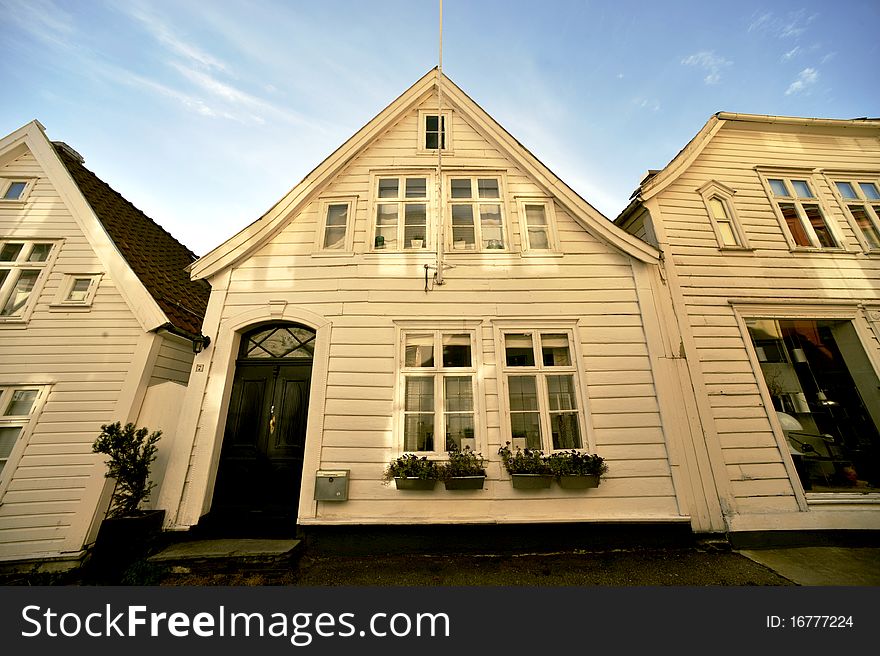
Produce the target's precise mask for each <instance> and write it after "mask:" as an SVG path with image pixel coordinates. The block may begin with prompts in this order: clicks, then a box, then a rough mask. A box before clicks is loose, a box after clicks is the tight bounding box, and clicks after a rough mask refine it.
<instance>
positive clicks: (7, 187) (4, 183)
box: [0, 178, 32, 203]
mask: <svg viewBox="0 0 880 656" xmlns="http://www.w3.org/2000/svg"><path fill="white" fill-rule="evenodd" d="M31 182H32V180H27V179H24V178H19V179H16V178H0V202H3V201H5V202H12V203H14V202H21V201H23V200H25V199H26V198H27V195H28V193H29V192H30V189H31Z"/></svg>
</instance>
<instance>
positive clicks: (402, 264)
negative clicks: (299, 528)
mask: <svg viewBox="0 0 880 656" xmlns="http://www.w3.org/2000/svg"><path fill="white" fill-rule="evenodd" d="M436 102H437V101H436V98H435V97H430V98H427V99H426V100H425V101H424V102H422V103H421V104H420V105H418V106H416V107H413V108H412V109H410V110H409V111H408V112H406V113H405V115H404V116H402V118H401V119H400V120H399V121H398V122H397V123H396V124H394V125H393V126H392V127H390V128H389V129H388V130H387V131H386V132H385V134H383V135H382V136H381V137H380V138H378V139H377V140H376V141H374V142H373V143H371V144H370V145H369V146H368V147H366V148H364V150H363V151H362V152H360V153H359V154H358V155H357V156H356V157H354V158H353V159H352V160H351V161H349V162H348V163H347V165H346V166H345V167H344V169H342V170H341V171H340V172H339V173H338V174H337V175H336V176H335V177H334V178H333V179H331V180H330V181H329V182H328V183H327V184H326V185H325V186H324V187H323V188H321V189H320V190H318V191H317V192H316V193H315V196H314V197H313V198H312V200H311V202H309V203H307V204H306V205H305V206H304V207H302V209H301V210H300V211H299V212H298V213H297V214H296V215H295V216H290V217H288V220H287V221H286V223H285V224H283V226H282V227H281V228H280V229H279V230H278V231H277V232H276V233H275V234H274V235H273V236H272V237H271V239H269V240H268V241H266V242H265V243H262V244H260V245H259V246H258V247H256V248H254V249H253V251H252V252H251V253H250V254H249V255H248V256H247V257H244V258H242V259H240V260H238V261H237V262H235V264H234V265H233V266H232V268H231V270H230V271H229V273H228V281H226V280H225V279H224V283H223V285H224V290H223V294H224V301H223V306H222V308H221V309H220V315H221V316H220V322H221V325H222V322H224V321H228V322H234V321H235V320H236V317H238V316H241V315H242V313H245V312H247V311H249V310H250V309H255V308H261V307H267V306H268V304H269V303H271V302H277V301H284V302H286V303H288V304H290V305H295V306H296V307H297V308H301V309H303V310H305V311H308V312H310V313H313V314H314V315H317V316H320V317H322V318H323V319H324V320H327V321H329V322H330V323H331V324H332V332H331V340H332V341H331V342H330V344H329V345H328V346H329V348H328V351H329V360H328V362H327V374H326V384H325V386H324V387H323V388H322V389H320V390H317V392H318V395H317V397H316V395H314V394H313V396H312V399H311V403H321V404H322V406H321V407H322V410H323V417H322V432H321V434H320V436H319V439H320V448H319V457H318V462H317V464H318V467H320V468H326V469H331V468H342V469H349V470H350V471H351V486H350V491H349V499H350V500H349V501H348V502H346V503H345V504H332V503H317V504H316V507H315V509H314V515H313V516H306V517H300V520H301V521H302V522H303V523H309V522H322V521H327V522H337V523H359V522H373V521H375V522H449V521H498V520H502V521H532V520H535V519H536V518H540V520H541V521H553V520H558V521H571V520H578V521H583V520H589V519H597V520H598V519H627V520H639V519H655V518H658V517H662V518H666V519H680V518H681V515H680V513H679V509H678V508H679V505H678V502H677V500H676V494H675V490H674V488H673V484H672V474H671V469H670V465H669V459H668V453H667V449H666V435H665V434H664V430H663V428H662V424H661V420H660V411H659V407H658V401H657V396H656V391H655V388H654V379H653V375H652V372H651V360H650V356H649V352H648V347H647V343H646V336H645V330H644V327H643V317H642V314H641V313H642V309H641V306H640V296H639V293H638V292H637V288H636V283H635V277H634V272H633V267H634V266H646V265H643V264H642V263H640V262H636V261H634V260H633V259H632V258H631V257H630V256H628V255H627V254H625V253H623V252H621V251H619V250H617V249H616V248H614V247H611V246H609V245H608V244H607V243H605V242H604V241H602V240H600V239H598V238H596V237H595V236H593V235H591V234H589V233H588V232H587V231H585V230H584V228H583V227H582V225H581V223H580V222H579V221H578V220H576V217H575V216H573V215H572V214H571V213H570V210H569V209H568V208H567V207H565V206H564V205H563V204H562V203H560V202H558V201H554V202H555V206H554V210H555V216H556V222H557V223H556V233H557V235H558V238H559V252H558V253H554V254H548V255H545V256H533V255H530V256H528V257H525V256H523V254H522V252H521V250H522V248H521V246H522V236H521V234H520V230H521V227H520V217H519V215H518V212H519V208H518V203H517V200H516V197H517V196H529V197H551V196H552V190H548V189H545V188H543V187H542V186H541V185H540V184H539V182H538V181H536V180H535V179H532V178H531V177H530V176H529V175H527V174H526V173H524V172H523V171H522V170H521V169H520V168H519V167H518V166H517V165H515V164H514V163H513V160H512V158H510V157H509V156H508V155H507V154H506V153H505V152H504V151H503V149H502V148H501V147H500V146H499V145H498V144H496V143H494V142H493V141H492V139H490V138H489V137H487V136H486V135H484V134H483V133H482V132H480V131H478V130H477V129H476V128H474V127H473V125H472V124H471V123H469V121H468V119H467V117H465V116H463V115H462V114H461V113H459V112H455V113H454V115H453V122H452V134H453V148H454V154H450V155H449V156H448V157H444V167H447V170H456V171H461V172H462V173H469V172H473V171H485V172H486V173H487V175H493V174H496V173H497V174H501V175H502V196H503V197H502V199H501V204H502V207H503V210H502V211H503V214H504V221H505V225H506V230H507V232H506V241H507V244H508V246H509V249H508V250H507V251H505V252H502V253H470V254H462V253H448V254H447V262H448V263H449V264H451V265H453V268H451V269H449V270H447V271H446V272H445V274H444V277H445V284H444V285H443V286H442V287H438V286H435V285H433V282H432V281H429V286H430V287H431V289H430V291H427V292H426V290H425V265H426V264H427V265H432V264H434V263H435V255H434V253H433V252H424V253H383V252H372V242H373V238H372V229H373V228H372V221H371V216H370V212H371V211H372V210H371V208H372V207H373V205H372V195H373V193H374V190H373V189H371V184H372V180H373V179H374V178H373V177H372V175H373V173H375V172H382V173H392V172H393V171H395V170H399V171H425V172H427V173H432V172H433V171H434V167H435V166H436V155H433V154H424V153H419V152H417V148H416V145H417V143H418V129H419V125H418V110H419V109H432V108H434V107H436ZM353 196H356V197H357V203H356V206H355V208H354V212H353V215H354V216H353V224H352V229H353V234H354V239H353V252H351V253H346V254H327V253H320V252H317V251H318V240H319V232H320V223H321V220H322V217H320V216H319V211H320V207H321V202H322V200H323V199H333V198H341V197H349V198H350V197H353ZM429 214H430V216H431V217H433V219H436V216H435V214H436V212H433V211H431V210H429ZM429 241H431V240H429ZM431 245H433V243H432V242H431ZM217 288H218V287H215V289H217ZM407 319H431V320H436V322H437V325H438V326H441V325H443V323H442V322H444V321H452V320H457V319H467V320H470V321H472V322H478V326H479V327H478V328H477V332H476V336H477V341H476V347H477V353H475V354H474V355H475V361H476V363H477V364H478V367H477V373H476V379H477V384H478V395H477V398H476V399H475V403H476V409H477V426H478V429H477V433H478V435H479V437H478V445H479V449H480V450H481V452H482V453H483V455H484V456H485V457H487V459H488V460H489V464H488V471H489V481H488V482H487V487H486V490H484V491H483V492H479V493H474V494H472V495H469V496H466V497H464V496H458V497H455V496H452V495H446V494H445V492H444V493H441V494H439V495H435V496H431V497H430V498H429V499H427V498H426V497H425V496H421V497H420V496H419V495H412V494H401V493H400V492H398V491H397V490H395V489H394V487H393V485H392V486H386V485H383V484H382V473H383V470H384V468H385V465H386V464H387V463H388V461H389V460H390V459H391V458H393V457H395V456H396V455H398V454H399V448H400V447H399V443H398V441H399V439H400V436H399V435H398V430H399V429H398V423H399V421H398V420H399V408H397V407H395V404H396V403H397V401H396V394H397V391H396V390H397V385H398V374H397V351H398V346H397V343H396V335H397V333H396V328H395V325H396V324H395V321H398V320H407ZM553 319H558V320H560V321H562V322H563V325H567V326H576V329H575V336H576V339H577V340H578V341H579V343H578V345H577V349H578V351H579V353H580V355H581V359H580V361H579V362H578V365H579V368H580V370H581V372H582V378H581V381H582V385H581V390H580V391H581V396H580V399H579V403H581V404H583V405H584V406H585V408H586V411H587V413H588V417H589V434H590V440H591V443H592V444H593V445H594V446H595V449H596V451H597V452H598V453H600V454H602V455H603V456H605V457H606V458H608V462H609V472H608V478H607V481H606V482H603V484H602V485H601V487H600V489H599V490H597V491H592V492H590V493H586V494H585V493H572V492H569V491H566V490H561V489H560V488H559V487H558V486H554V487H553V488H551V489H550V490H548V491H546V492H540V493H537V494H535V495H528V494H523V493H521V492H520V491H518V490H513V488H512V486H511V484H510V481H509V477H508V476H507V474H506V473H503V472H502V468H501V464H500V459H499V456H498V454H497V452H498V449H499V448H500V447H501V446H502V444H503V442H504V439H505V438H504V437H503V436H504V435H505V432H506V430H508V429H507V428H506V425H507V419H506V417H505V410H504V409H505V407H506V405H507V401H506V399H505V398H504V391H503V390H504V387H503V384H502V373H501V370H500V369H499V363H498V358H499V355H498V354H497V353H496V351H495V349H496V329H495V322H496V321H499V320H505V321H511V320H512V321H516V322H517V325H522V326H523V327H524V328H529V327H533V326H534V327H540V326H541V322H544V321H547V320H553ZM217 375H223V376H225V375H226V372H225V369H224V368H223V367H218V373H217ZM209 387H210V384H209ZM205 403H206V404H209V403H212V400H211V399H210V398H208V399H206V401H205ZM196 430H198V428H196ZM212 430H213V429H212ZM216 434H218V435H220V436H222V430H218V431H217V432H216ZM196 440H198V437H196ZM193 472H194V470H193V469H191V470H190V473H189V478H188V479H187V482H186V484H187V485H190V486H192V487H193V488H195V487H197V486H198V483H199V481H197V480H194V479H193V478H192V477H193V476H194V475H195V476H197V475H198V474H194V473H193ZM310 476H313V472H310V471H306V472H305V473H304V479H303V480H304V485H303V490H302V493H301V494H302V495H304V496H305V495H309V496H310V495H311V493H312V491H311V489H310V488H309V484H308V481H310V480H311V479H310ZM441 487H442V486H441ZM527 507H528V509H526V508H527Z"/></svg>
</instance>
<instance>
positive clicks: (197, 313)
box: [53, 142, 211, 335]
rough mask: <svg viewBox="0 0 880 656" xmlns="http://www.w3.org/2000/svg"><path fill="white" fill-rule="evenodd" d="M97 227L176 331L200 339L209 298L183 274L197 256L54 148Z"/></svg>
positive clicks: (72, 156)
mask: <svg viewBox="0 0 880 656" xmlns="http://www.w3.org/2000/svg"><path fill="white" fill-rule="evenodd" d="M53 146H54V147H55V152H56V153H57V154H58V157H59V158H60V159H61V163H62V164H64V166H65V168H66V169H67V171H68V172H69V173H70V176H71V177H72V178H73V181H74V182H75V183H76V186H77V187H78V188H79V190H80V192H82V195H83V196H84V197H85V199H86V202H87V203H88V204H89V206H90V207H91V208H92V211H93V212H94V213H95V216H96V217H97V218H98V221H100V222H101V225H103V226H104V229H105V230H106V231H107V234H108V235H110V239H112V240H113V243H114V244H115V245H116V247H117V248H118V249H119V252H120V253H121V254H122V257H123V258H125V261H126V262H127V263H128V265H129V266H130V267H131V269H132V270H133V271H134V273H135V275H137V277H138V279H139V280H140V281H141V283H142V284H143V285H144V287H145V288H146V289H147V291H148V292H149V293H150V296H152V297H153V299H155V301H156V303H157V304H158V305H159V307H160V308H161V309H162V311H163V312H164V313H165V314H166V316H167V317H168V321H169V323H170V324H171V325H172V326H173V327H174V328H176V329H177V330H178V331H182V332H184V333H187V334H188V335H198V334H199V333H200V332H201V328H202V319H204V316H205V309H206V308H207V306H208V297H209V296H210V294H211V287H210V285H209V284H208V283H207V282H205V281H203V280H191V279H190V277H189V274H188V273H187V268H188V267H189V266H190V265H191V264H192V263H193V262H194V261H195V260H196V255H195V254H194V253H193V252H192V251H190V250H189V249H188V248H187V247H186V246H184V245H183V244H181V243H180V242H179V241H177V240H176V239H175V238H174V237H172V236H171V234H169V233H168V232H167V231H166V230H164V229H163V228H162V227H161V226H160V225H158V224H157V223H156V222H155V221H153V220H152V219H151V218H150V217H148V216H147V215H146V214H144V213H143V212H141V211H140V210H139V209H138V208H137V207H135V206H134V205H132V204H131V203H130V202H129V201H127V200H126V199H125V198H123V197H122V196H121V195H120V194H119V193H118V192H117V191H115V190H114V189H113V188H112V187H110V185H108V184H107V183H106V182H104V181H103V180H101V179H100V178H99V177H98V176H97V175H95V174H94V173H93V172H92V171H90V170H89V169H87V168H86V167H85V166H84V161H83V159H82V158H81V157H79V156H78V154H76V153H75V152H73V151H72V150H71V149H70V147H69V146H67V145H66V144H63V143H60V142H53Z"/></svg>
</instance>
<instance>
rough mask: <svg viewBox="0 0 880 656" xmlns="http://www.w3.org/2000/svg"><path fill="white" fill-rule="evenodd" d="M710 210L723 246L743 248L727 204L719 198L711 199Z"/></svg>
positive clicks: (713, 197)
mask: <svg viewBox="0 0 880 656" xmlns="http://www.w3.org/2000/svg"><path fill="white" fill-rule="evenodd" d="M709 209H710V210H711V212H712V219H713V220H714V221H715V225H716V226H717V227H718V237H719V239H720V241H721V245H722V246H742V244H741V243H740V241H739V237H738V236H737V232H736V228H735V227H734V225H733V221H732V220H731V218H730V212H729V211H728V209H727V204H726V203H725V202H724V201H723V200H722V199H721V198H719V197H718V196H712V198H710V199H709Z"/></svg>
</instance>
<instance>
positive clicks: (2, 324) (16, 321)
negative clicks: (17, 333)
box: [0, 317, 28, 330]
mask: <svg viewBox="0 0 880 656" xmlns="http://www.w3.org/2000/svg"><path fill="white" fill-rule="evenodd" d="M27 324H28V321H27V319H23V318H21V317H3V318H0V330H2V329H3V328H27Z"/></svg>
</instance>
